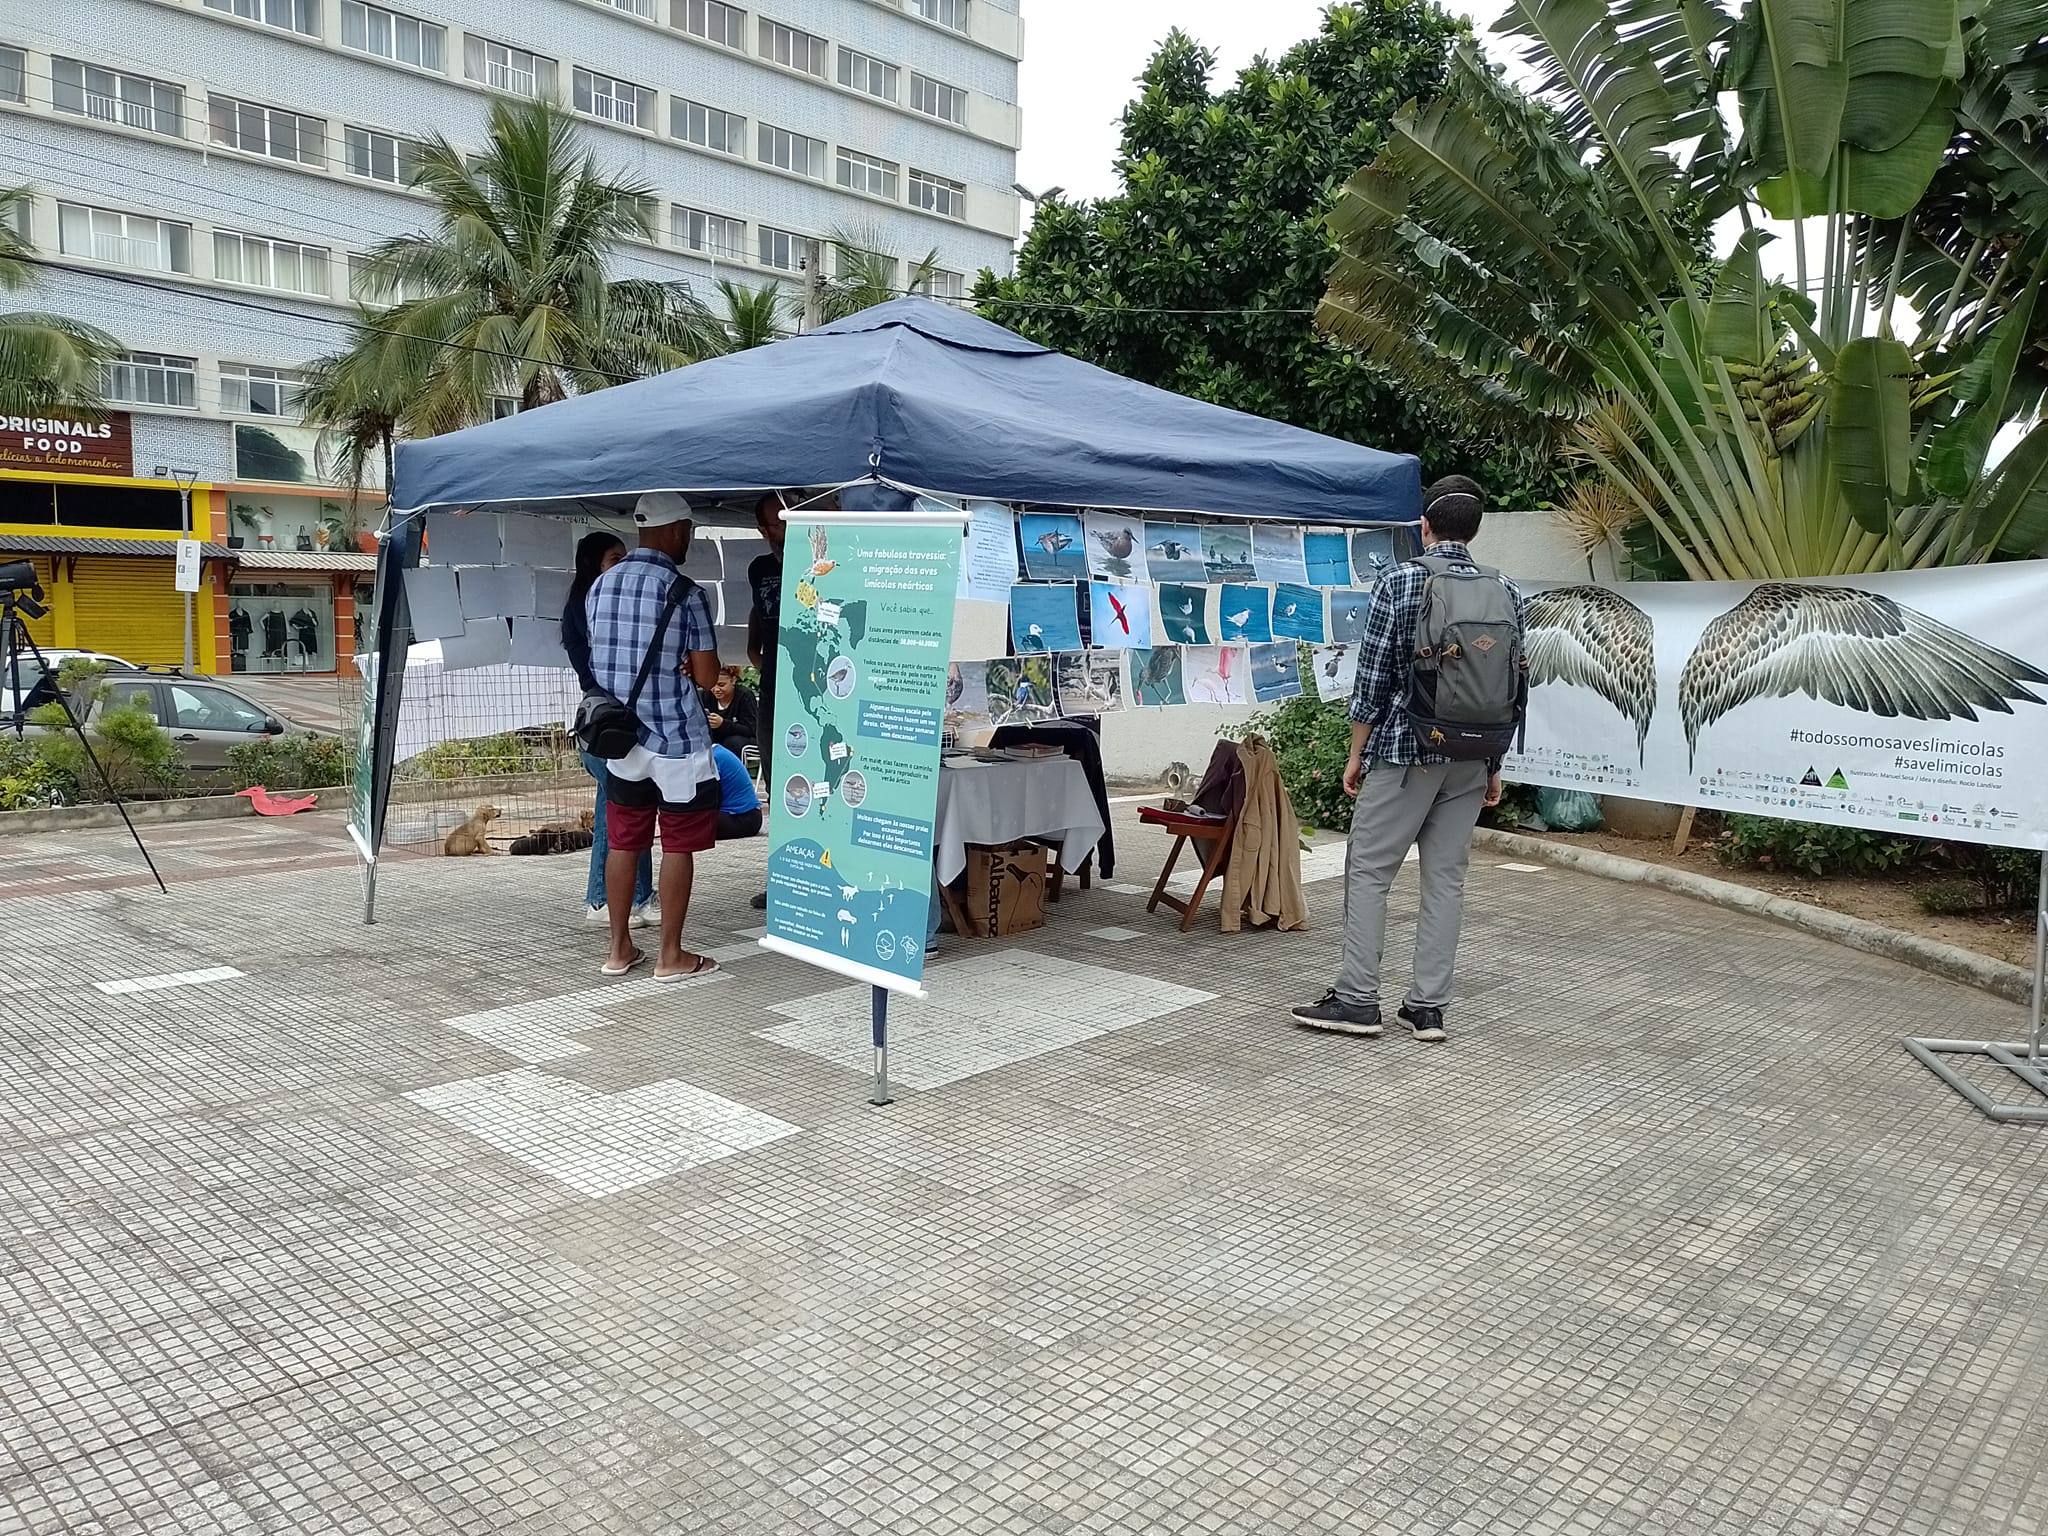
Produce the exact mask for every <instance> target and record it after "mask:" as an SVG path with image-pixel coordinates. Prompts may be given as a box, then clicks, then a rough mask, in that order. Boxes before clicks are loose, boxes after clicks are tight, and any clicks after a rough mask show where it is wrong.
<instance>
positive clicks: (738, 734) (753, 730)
mask: <svg viewBox="0 0 2048 1536" xmlns="http://www.w3.org/2000/svg"><path fill="white" fill-rule="evenodd" d="M759 717H760V706H759V704H758V703H757V702H756V700H755V698H754V691H753V690H752V689H751V688H747V687H744V686H742V685H741V683H740V669H739V668H738V667H720V668H719V669H718V681H717V682H715V683H713V684H712V685H711V687H710V688H709V689H707V690H706V691H705V694H704V718H705V720H706V721H707V722H708V723H709V724H710V726H711V740H712V741H713V742H714V743H715V744H716V745H718V746H721V747H724V748H725V749H726V751H728V752H730V753H731V754H732V755H733V756H734V757H742V756H744V755H745V752H746V749H747V748H748V747H751V746H753V745H754V744H755V743H757V742H758V741H760V739H761V734H760V721H759Z"/></svg>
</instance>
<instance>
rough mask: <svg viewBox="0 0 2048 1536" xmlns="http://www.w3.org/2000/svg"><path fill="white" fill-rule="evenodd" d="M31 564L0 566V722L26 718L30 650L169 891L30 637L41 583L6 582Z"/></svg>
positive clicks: (160, 883)
mask: <svg viewBox="0 0 2048 1536" xmlns="http://www.w3.org/2000/svg"><path fill="white" fill-rule="evenodd" d="M33 569H34V568H33V567H31V566H27V564H26V562H22V563H21V564H20V565H19V566H9V567H4V568H0V663H4V669H5V676H6V678H7V686H8V689H9V691H10V693H11V696H12V697H13V700H14V707H13V709H12V710H11V711H10V712H9V715H8V718H7V720H6V721H4V722H0V724H11V725H12V726H13V728H14V734H15V737H16V738H17V739H19V738H20V737H21V736H22V735H23V734H24V728H25V727H26V725H27V722H28V700H27V699H25V698H24V697H22V692H21V658H22V657H23V656H24V655H28V656H33V657H34V658H35V660H36V664H37V667H38V669H39V670H38V673H37V675H38V676H39V677H47V678H49V679H51V683H50V693H51V696H52V698H53V699H54V700H55V701H56V702H57V703H58V704H59V705H61V706H62V707H63V710H64V718H65V719H66V720H68V721H70V722H71V729H72V730H73V731H75V732H76V733H77V735H78V744H79V745H80V746H81V747H83V748H85V760H86V761H87V762H89V763H91V764H92V769H93V772H94V773H97V774H98V775H99V776H100V782H101V783H102V784H104V785H106V787H107V798H108V799H110V800H112V801H113V802H114V809H115V810H117V811H119V812H120V813H121V824H122V825H123V826H124V827H126V828H127V829H128V835H129V836H130V837H132V838H134V839H135V848H136V851H137V852H138V853H140V854H141V855H142V862H143V863H145V864H147V865H148V866H149V873H150V876H151V878H153V879H154V880H155V881H156V888H157V889H158V890H159V891H162V892H163V893H164V894H165V895H169V894H170V891H169V889H168V888H167V887H166V886H165V885H164V877H163V875H162V874H161V873H159V872H158V870H157V867H156V860H155V859H152V858H151V857H150V856H149V849H148V848H147V847H145V846H144V844H143V841H142V834H141V833H140V832H138V831H136V830H135V823H134V822H133V821H131V820H130V819H129V817H128V807H127V805H126V803H124V802H123V801H122V799H121V792H120V791H119V790H117V789H116V788H114V781H113V780H112V779H111V778H109V777H108V776H107V770H106V769H105V767H103V766H102V765H101V763H100V759H99V754H98V753H96V752H94V751H93V749H92V738H91V737H90V736H88V735H86V733H85V723H84V722H83V721H82V720H80V719H79V718H78V712H77V711H76V710H74V709H73V708H72V707H71V700H70V698H69V697H68V696H67V695H66V694H65V692H64V690H63V689H62V688H60V687H58V686H57V681H56V674H55V671H54V670H53V669H52V668H51V666H50V661H49V658H48V657H47V656H45V655H44V654H43V648H42V647H41V646H39V645H37V644H36V637H35V636H34V635H32V634H30V633H29V632H28V621H29V620H30V619H40V618H41V617H43V615H44V614H46V613H48V612H49V610H48V609H47V608H45V607H44V606H43V602H42V596H43V589H42V587H41V586H40V585H38V584H37V583H36V582H35V580H34V578H33V576H32V575H31V576H30V578H29V579H28V580H27V581H24V582H19V583H12V584H11V583H10V581H9V579H8V578H9V577H10V576H12V575H13V574H15V573H16V572H17V571H19V570H28V571H31V572H32V571H33Z"/></svg>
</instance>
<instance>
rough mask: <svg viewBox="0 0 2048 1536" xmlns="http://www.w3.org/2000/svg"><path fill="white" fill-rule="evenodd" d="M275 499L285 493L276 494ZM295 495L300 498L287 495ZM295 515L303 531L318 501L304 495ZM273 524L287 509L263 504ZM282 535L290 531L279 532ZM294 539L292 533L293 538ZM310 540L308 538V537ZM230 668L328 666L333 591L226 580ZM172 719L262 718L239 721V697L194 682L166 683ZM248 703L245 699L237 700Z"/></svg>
mask: <svg viewBox="0 0 2048 1536" xmlns="http://www.w3.org/2000/svg"><path fill="white" fill-rule="evenodd" d="M278 499H279V501H280V502H282V501H284V500H286V499H287V498H284V497H280V498H278ZM290 499H291V500H293V501H300V500H303V498H296V497H294V498H290ZM304 505H305V508H306V513H307V515H304V516H300V517H299V518H298V523H299V531H300V532H308V531H309V530H310V529H311V527H312V525H313V520H314V516H315V515H317V514H316V512H315V509H316V508H317V507H318V505H319V504H318V503H317V502H314V501H310V500H305V501H304ZM264 510H265V512H266V513H268V515H269V522H270V523H271V524H273V525H275V524H280V523H283V522H284V521H285V519H286V517H287V516H288V515H290V514H282V513H279V512H277V511H274V510H272V509H270V508H265V509H264ZM279 533H280V535H281V536H283V537H291V535H289V534H284V533H283V531H282V530H281V529H280V530H279ZM293 542H294V543H296V542H297V540H296V538H294V539H293ZM308 542H309V543H310V540H309V541H308ZM228 655H229V658H230V660H229V663H228V665H229V668H230V669H231V670H232V671H235V672H331V671H333V670H334V594H333V593H332V592H331V591H329V590H328V589H327V588H326V587H313V586H308V587H295V586H287V585H285V584H283V583H281V582H269V581H237V582H231V583H229V585H228ZM166 691H167V692H168V693H169V694H170V696H171V711H172V714H173V716H174V718H175V719H176V720H177V723H178V724H179V725H181V726H185V725H189V726H190V728H191V729H193V730H217V731H218V730H250V731H261V730H262V729H263V726H262V723H261V721H260V720H259V721H257V722H255V723H253V724H244V723H242V722H240V721H238V720H236V719H234V717H233V716H232V714H231V710H232V707H233V705H234V704H235V703H236V702H238V701H237V700H236V699H235V695H233V694H231V693H229V692H228V691H227V690H226V689H225V688H208V687H206V686H204V685H203V684H199V683H184V682H174V683H169V684H167V685H166ZM242 707H243V708H247V706H246V705H244V706H242Z"/></svg>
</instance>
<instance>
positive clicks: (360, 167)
mask: <svg viewBox="0 0 2048 1536" xmlns="http://www.w3.org/2000/svg"><path fill="white" fill-rule="evenodd" d="M342 144H343V148H344V150H345V152H346V153H345V160H346V164H347V166H348V173H349V175H351V176H364V177H367V178H369V179H370V180H371V181H382V182H388V183H390V184H391V185H392V186H394V187H409V186H411V185H412V184H413V180H414V178H416V177H417V176H418V175H419V173H420V143H419V140H418V139H408V138H407V137H405V135H404V134H400V133H385V132H382V131H381V130H379V129H376V128H358V127H357V126H355V124H353V123H351V124H350V125H349V126H348V127H347V128H345V129H343V130H342Z"/></svg>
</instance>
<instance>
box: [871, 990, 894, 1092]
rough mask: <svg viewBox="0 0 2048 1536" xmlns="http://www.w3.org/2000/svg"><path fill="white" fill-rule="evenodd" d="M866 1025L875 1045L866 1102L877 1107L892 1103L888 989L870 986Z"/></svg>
mask: <svg viewBox="0 0 2048 1536" xmlns="http://www.w3.org/2000/svg"><path fill="white" fill-rule="evenodd" d="M868 1025H869V1028H870V1030H871V1031H872V1038H873V1040H874V1047H875V1087H874V1092H872V1093H870V1094H869V1095H868V1102H869V1103H870V1104H873V1105H876V1106H877V1107H879V1106H881V1105H885V1104H893V1103H895V1102H896V1101H895V1100H894V1099H892V1098H891V1097H890V1096H889V991H888V989H887V988H886V987H872V988H870V989H869V992H868Z"/></svg>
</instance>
